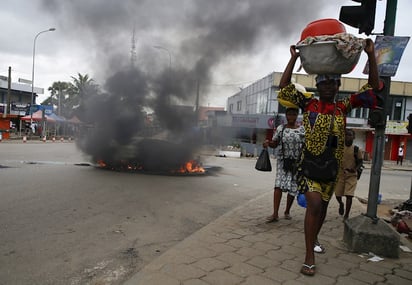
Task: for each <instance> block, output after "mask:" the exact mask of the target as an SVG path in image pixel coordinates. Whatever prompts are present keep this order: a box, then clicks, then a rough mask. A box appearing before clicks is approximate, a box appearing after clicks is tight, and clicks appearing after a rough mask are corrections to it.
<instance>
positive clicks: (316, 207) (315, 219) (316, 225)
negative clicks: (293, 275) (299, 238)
mask: <svg viewBox="0 0 412 285" xmlns="http://www.w3.org/2000/svg"><path fill="white" fill-rule="evenodd" d="M305 197H306V203H307V206H306V214H305V225H304V230H305V245H306V256H305V264H306V265H309V266H310V265H313V264H315V253H314V251H313V247H314V245H315V241H317V237H318V234H319V232H320V230H321V228H322V225H323V222H324V221H325V218H326V213H327V209H328V204H329V202H325V201H323V200H322V198H321V196H320V193H318V192H306V194H305Z"/></svg>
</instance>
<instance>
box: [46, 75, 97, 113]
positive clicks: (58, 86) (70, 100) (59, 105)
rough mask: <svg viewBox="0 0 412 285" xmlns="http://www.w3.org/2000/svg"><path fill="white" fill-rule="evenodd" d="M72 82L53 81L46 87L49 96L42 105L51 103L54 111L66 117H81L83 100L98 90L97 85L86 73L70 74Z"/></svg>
mask: <svg viewBox="0 0 412 285" xmlns="http://www.w3.org/2000/svg"><path fill="white" fill-rule="evenodd" d="M71 78H72V82H62V81H57V82H53V84H52V86H50V87H49V88H48V90H49V91H50V96H49V97H48V98H47V99H46V100H44V101H43V102H42V104H43V105H53V106H54V109H55V113H56V114H58V115H61V116H63V117H66V118H71V117H73V116H74V115H76V116H78V117H82V112H83V109H84V102H85V100H87V99H88V98H90V97H92V95H94V94H97V93H98V91H99V87H98V85H96V84H95V83H94V80H93V79H92V78H91V77H89V75H88V74H85V75H82V74H80V73H78V74H77V77H74V76H72V77H71Z"/></svg>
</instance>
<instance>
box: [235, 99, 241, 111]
mask: <svg viewBox="0 0 412 285" xmlns="http://www.w3.org/2000/svg"><path fill="white" fill-rule="evenodd" d="M236 110H237V111H242V101H237V107H236Z"/></svg>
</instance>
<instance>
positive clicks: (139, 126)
mask: <svg viewBox="0 0 412 285" xmlns="http://www.w3.org/2000/svg"><path fill="white" fill-rule="evenodd" d="M325 3H327V0H318V1H307V0H296V1H283V0H278V1H275V0H225V1H221V0H208V1H204V0H122V1H111V0H106V1H102V0H94V1H92V0H89V1H80V0H73V1H57V0H44V4H45V5H44V7H45V9H48V10H49V11H50V13H52V14H53V15H55V16H56V21H58V23H59V25H58V29H59V30H60V31H61V32H63V33H67V35H68V37H73V40H77V41H79V42H84V43H87V45H88V46H89V45H92V46H93V50H91V53H92V54H94V55H95V58H96V63H95V70H92V71H90V73H89V74H94V73H96V74H99V75H102V74H104V75H105V76H104V77H105V78H107V80H106V83H105V84H102V86H103V87H104V92H103V94H94V95H90V96H88V97H89V98H88V100H86V101H85V102H83V103H84V110H85V113H84V114H83V116H84V117H87V120H88V121H89V122H91V123H92V124H93V126H94V127H93V128H92V129H91V130H90V132H88V136H86V139H85V140H83V141H82V143H81V146H82V149H83V150H84V151H85V152H87V153H88V154H91V155H92V157H93V159H95V160H98V159H104V160H106V161H116V160H119V159H128V158H130V157H134V158H136V159H137V160H143V158H142V156H143V153H145V154H150V153H156V152H157V153H160V152H159V151H156V148H157V149H159V148H162V147H167V145H168V144H163V143H155V144H154V145H155V147H153V148H154V149H153V150H149V149H150V144H151V143H150V140H149V143H147V142H148V140H147V139H146V140H144V143H145V145H144V147H143V145H142V140H141V139H142V138H143V137H146V138H147V137H151V139H153V138H154V137H156V136H154V137H153V135H157V137H156V138H159V139H160V140H167V141H169V142H170V145H172V144H176V145H179V144H183V145H184V146H185V147H184V148H179V147H174V148H173V151H174V152H177V153H179V152H180V151H181V149H184V151H182V153H183V154H182V159H186V158H187V157H188V156H190V153H191V151H192V148H193V146H195V145H198V144H199V142H198V141H196V140H195V139H194V138H199V137H200V136H199V134H198V133H197V129H196V120H197V119H196V113H195V112H194V110H195V106H194V105H195V102H196V100H197V96H199V94H201V96H200V103H201V102H202V100H205V97H206V95H208V96H213V94H210V93H209V91H210V89H209V87H210V85H211V83H212V79H213V75H214V71H215V69H216V68H217V66H218V65H222V64H225V62H229V60H231V62H233V59H235V58H236V57H237V56H245V55H253V54H254V53H257V52H259V51H261V50H266V49H268V48H270V47H271V46H275V45H276V43H277V42H282V41H284V42H287V43H290V42H293V41H295V42H296V41H297V40H298V37H299V34H300V31H301V30H302V28H303V27H304V26H305V25H306V24H307V23H308V22H310V21H312V20H314V19H316V18H317V17H316V14H317V13H318V11H320V10H321V9H322V7H323V5H324V4H325ZM133 29H134V31H135V38H136V43H137V45H136V52H137V55H136V61H135V62H132V64H131V63H130V59H131V56H130V47H131V42H130V41H131V37H132V31H133ZM159 43H160V44H161V46H162V47H163V50H155V49H154V48H153V46H154V45H158V44H159ZM166 47H167V48H166ZM167 56H169V61H170V62H169V64H165V63H166V62H168V61H167V60H166V59H167ZM73 61H75V59H73ZM232 66H233V64H232ZM233 68H234V69H237V70H238V69H245V68H247V66H233ZM230 95H232V94H228V96H230ZM183 106H191V109H190V108H189V107H183ZM152 111H153V112H154V117H155V118H156V119H155V123H158V125H159V129H156V128H155V127H154V126H153V125H151V126H150V127H151V128H149V129H150V130H151V131H148V128H147V127H148V125H147V121H146V115H147V113H146V112H152ZM152 123H153V122H152ZM160 129H161V130H163V131H166V135H164V136H161V135H160V134H161V133H160V132H159V130H160ZM156 131H158V132H156ZM164 133H165V132H163V134H164ZM152 142H153V141H152ZM139 143H140V148H144V149H145V151H144V152H142V151H139ZM130 145H133V146H134V147H130ZM136 146H138V147H137V148H136ZM148 148H149V149H148ZM167 153H168V152H165V153H164V152H163V153H162V155H163V156H166V155H167ZM177 156H178V155H177ZM155 160H157V161H159V163H161V161H162V160H164V159H162V157H157V158H156V159H155Z"/></svg>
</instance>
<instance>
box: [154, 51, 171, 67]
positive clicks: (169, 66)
mask: <svg viewBox="0 0 412 285" xmlns="http://www.w3.org/2000/svg"><path fill="white" fill-rule="evenodd" d="M153 47H154V48H157V49H162V50H165V51H167V53H168V54H169V70H172V55H171V53H170V51H169V50H168V49H167V48H165V47H162V46H153Z"/></svg>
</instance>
